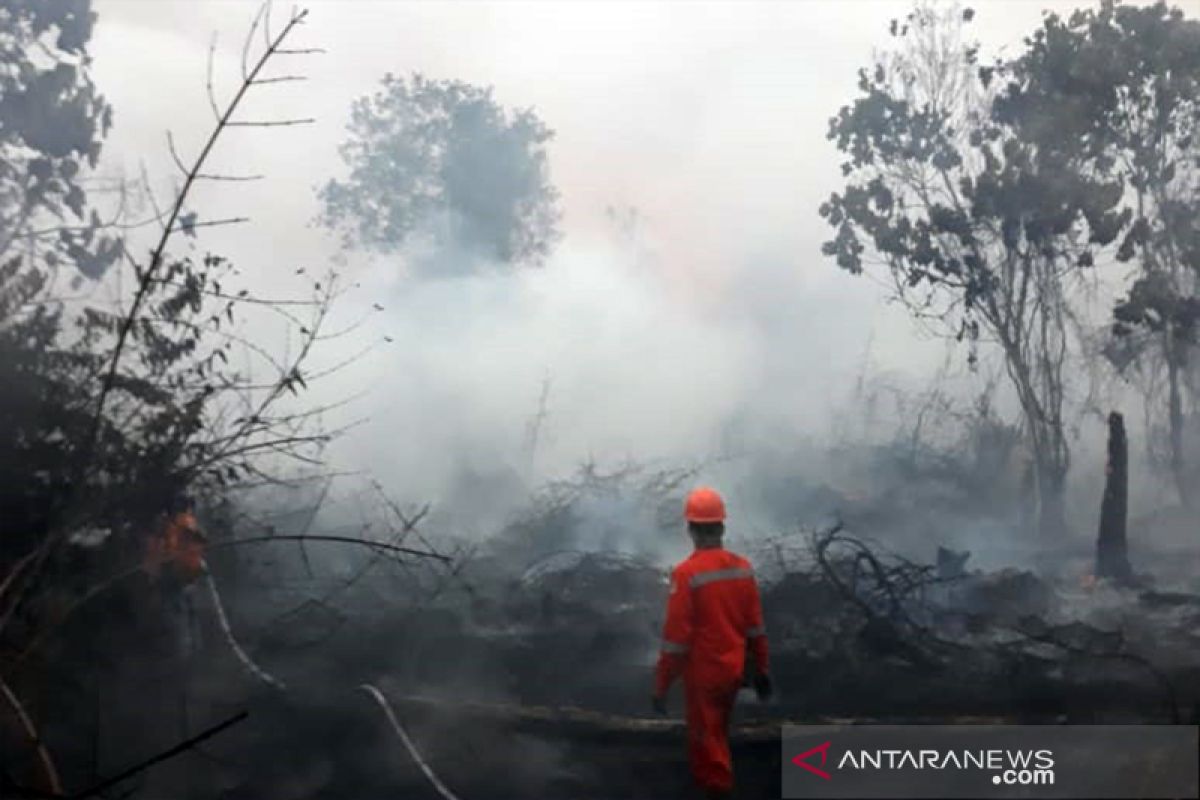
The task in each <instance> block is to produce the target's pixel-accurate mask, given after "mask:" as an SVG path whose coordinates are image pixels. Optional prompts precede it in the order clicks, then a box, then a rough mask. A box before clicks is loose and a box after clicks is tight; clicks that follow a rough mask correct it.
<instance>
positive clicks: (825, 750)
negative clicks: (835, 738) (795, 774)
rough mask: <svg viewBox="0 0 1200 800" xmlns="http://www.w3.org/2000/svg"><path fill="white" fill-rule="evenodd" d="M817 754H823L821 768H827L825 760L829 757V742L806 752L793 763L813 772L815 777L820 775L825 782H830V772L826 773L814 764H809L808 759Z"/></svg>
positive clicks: (794, 759)
mask: <svg viewBox="0 0 1200 800" xmlns="http://www.w3.org/2000/svg"><path fill="white" fill-rule="evenodd" d="M815 753H820V754H821V766H822V767H823V766H825V759H826V757H827V756H828V755H829V742H825V743H824V744H819V745H817V746H816V747H813V748H811V749H809V750H805V751H804V752H803V753H801V754H800V755H798V756H796V757H795V758H793V759H792V763H793V764H795V765H796V766H797V767H803V768H804V769H806V770H808V771H809V772H811V773H812V774H813V775H818V776H820V777H822V778H824V779H825V780H829V773H828V772H826V771H825V770H823V769H817V768H816V767H814V766H813V765H812V764H810V763H808V760H807V759H808V758H809V757H810V756H812V755H813V754H815Z"/></svg>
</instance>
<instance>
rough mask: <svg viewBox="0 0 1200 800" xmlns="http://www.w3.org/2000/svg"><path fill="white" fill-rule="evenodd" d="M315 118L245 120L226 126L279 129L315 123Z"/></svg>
mask: <svg viewBox="0 0 1200 800" xmlns="http://www.w3.org/2000/svg"><path fill="white" fill-rule="evenodd" d="M316 121H317V120H316V118H315V117H300V118H297V119H278V120H246V121H241V122H229V123H226V125H227V126H228V127H230V128H279V127H285V126H287V125H307V124H309V123H310V122H316Z"/></svg>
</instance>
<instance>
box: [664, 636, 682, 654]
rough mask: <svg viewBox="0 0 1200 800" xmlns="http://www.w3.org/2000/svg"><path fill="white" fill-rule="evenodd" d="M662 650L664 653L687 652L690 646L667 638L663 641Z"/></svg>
mask: <svg viewBox="0 0 1200 800" xmlns="http://www.w3.org/2000/svg"><path fill="white" fill-rule="evenodd" d="M662 651H663V652H664V653H686V652H687V651H688V646H687V645H686V644H680V643H679V642H671V641H668V640H666V639H663V641H662Z"/></svg>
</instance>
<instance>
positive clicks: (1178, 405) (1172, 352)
mask: <svg viewBox="0 0 1200 800" xmlns="http://www.w3.org/2000/svg"><path fill="white" fill-rule="evenodd" d="M1165 336H1166V337H1167V341H1166V348H1165V349H1166V355H1167V420H1168V424H1169V431H1170V437H1171V475H1172V476H1173V477H1174V478H1175V488H1176V489H1177V490H1178V492H1179V502H1180V503H1181V504H1182V505H1183V506H1185V507H1187V508H1191V505H1192V503H1191V500H1192V497H1191V492H1190V491H1189V487H1188V481H1187V475H1186V472H1185V469H1184V464H1183V396H1182V391H1181V389H1180V385H1179V383H1180V379H1181V376H1180V374H1179V373H1180V371H1181V367H1182V366H1183V358H1182V355H1183V354H1182V353H1181V352H1180V349H1181V348H1180V347H1179V345H1178V344H1177V343H1176V342H1175V336H1174V335H1173V334H1172V332H1171V331H1170V330H1169V329H1168V331H1167V333H1166V334H1165Z"/></svg>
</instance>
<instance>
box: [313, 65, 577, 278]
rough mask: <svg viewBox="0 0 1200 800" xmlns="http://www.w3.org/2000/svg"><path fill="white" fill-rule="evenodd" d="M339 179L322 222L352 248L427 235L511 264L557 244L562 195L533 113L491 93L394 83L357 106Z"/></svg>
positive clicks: (324, 196)
mask: <svg viewBox="0 0 1200 800" xmlns="http://www.w3.org/2000/svg"><path fill="white" fill-rule="evenodd" d="M348 129H349V133H350V136H349V138H348V139H347V140H346V141H345V143H344V144H343V145H342V146H341V150H340V152H341V156H342V160H343V161H344V162H345V164H346V166H347V167H348V168H349V174H348V175H347V176H346V178H345V179H344V180H337V179H335V180H331V181H329V182H328V183H327V184H325V186H324V187H323V188H322V189H321V190H320V193H319V195H320V199H321V201H322V203H323V213H322V216H321V220H322V222H323V223H324V224H325V225H327V226H328V227H330V228H333V229H336V230H339V231H340V232H341V233H342V237H343V242H344V244H345V245H347V246H350V247H362V248H365V249H370V250H376V251H382V252H388V251H394V250H397V249H399V248H400V247H402V246H403V245H405V244H406V243H408V242H409V241H410V239H411V237H413V236H414V235H420V234H426V235H430V236H432V237H433V238H434V240H435V241H437V242H438V243H440V244H451V243H452V244H455V245H458V246H463V247H465V248H467V249H468V250H469V251H471V252H474V253H477V254H480V255H483V256H486V257H489V258H495V259H498V260H500V261H504V262H513V263H520V262H527V263H538V262H541V261H542V260H543V259H544V258H545V257H546V256H547V255H548V254H549V252H550V250H551V248H552V247H553V245H554V243H555V241H556V240H557V238H558V220H559V211H558V207H557V198H558V195H557V192H556V191H555V189H554V188H553V186H552V185H551V183H550V178H549V165H548V162H547V155H546V143H547V142H548V141H549V140H550V138H551V137H552V135H553V133H552V132H551V131H550V129H549V128H547V127H546V126H545V124H543V122H542V121H541V120H540V119H539V118H538V116H537V115H536V114H535V113H534V112H533V111H532V110H530V109H524V110H517V111H506V110H505V109H504V108H502V107H501V106H499V105H498V104H497V103H496V101H495V100H494V99H493V98H492V92H491V89H482V88H479V87H476V86H471V85H470V84H466V83H462V82H460V81H437V80H430V79H428V78H425V77H423V76H421V75H414V76H413V77H412V78H411V79H405V78H403V77H396V76H393V75H390V74H389V75H387V76H386V77H385V78H384V80H383V88H382V89H380V90H379V91H378V92H376V93H375V94H374V95H372V96H369V97H363V98H360V99H359V100H357V101H356V102H355V103H354V106H353V109H352V112H351V120H350V124H349V126H348Z"/></svg>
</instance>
